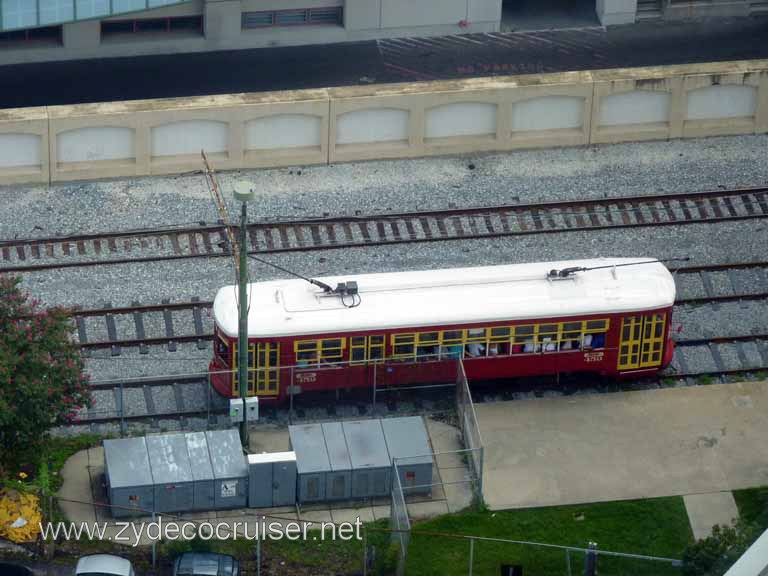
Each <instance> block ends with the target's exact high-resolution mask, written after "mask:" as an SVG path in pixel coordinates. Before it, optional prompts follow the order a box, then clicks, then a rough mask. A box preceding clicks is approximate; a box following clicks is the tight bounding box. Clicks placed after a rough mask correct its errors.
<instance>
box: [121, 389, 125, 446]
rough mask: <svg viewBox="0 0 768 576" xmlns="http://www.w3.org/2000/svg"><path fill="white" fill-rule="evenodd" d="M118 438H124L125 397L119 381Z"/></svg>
mask: <svg viewBox="0 0 768 576" xmlns="http://www.w3.org/2000/svg"><path fill="white" fill-rule="evenodd" d="M120 436H125V395H124V394H123V382H122V380H121V381H120Z"/></svg>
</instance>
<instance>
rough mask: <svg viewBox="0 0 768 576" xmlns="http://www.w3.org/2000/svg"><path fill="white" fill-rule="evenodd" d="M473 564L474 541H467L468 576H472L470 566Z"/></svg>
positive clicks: (471, 539) (472, 539)
mask: <svg viewBox="0 0 768 576" xmlns="http://www.w3.org/2000/svg"><path fill="white" fill-rule="evenodd" d="M474 563H475V539H474V538H470V539H469V572H467V574H469V576H472V564H474Z"/></svg>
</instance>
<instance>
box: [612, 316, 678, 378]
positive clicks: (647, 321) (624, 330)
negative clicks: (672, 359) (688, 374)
mask: <svg viewBox="0 0 768 576" xmlns="http://www.w3.org/2000/svg"><path fill="white" fill-rule="evenodd" d="M665 320H666V314H645V315H643V316H639V315H638V316H625V317H624V318H623V319H622V321H621V341H620V342H619V362H618V369H619V370H634V369H638V368H650V367H653V366H660V365H661V361H662V351H663V349H664V323H665Z"/></svg>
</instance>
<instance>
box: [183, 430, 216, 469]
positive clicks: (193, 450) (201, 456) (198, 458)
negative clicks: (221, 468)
mask: <svg viewBox="0 0 768 576" xmlns="http://www.w3.org/2000/svg"><path fill="white" fill-rule="evenodd" d="M185 436H186V439H187V453H188V454H189V463H190V466H191V467H192V476H193V477H194V479H195V480H213V466H212V465H211V456H210V454H209V453H208V441H207V440H206V437H205V432H187V433H186V434H185Z"/></svg>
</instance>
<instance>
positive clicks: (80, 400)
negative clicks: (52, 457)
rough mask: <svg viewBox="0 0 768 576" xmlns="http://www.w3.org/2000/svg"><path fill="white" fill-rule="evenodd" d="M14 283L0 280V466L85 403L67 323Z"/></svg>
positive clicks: (85, 388)
mask: <svg viewBox="0 0 768 576" xmlns="http://www.w3.org/2000/svg"><path fill="white" fill-rule="evenodd" d="M19 283H20V280H19V279H18V278H12V277H8V276H0V465H2V464H8V462H9V461H10V460H11V459H13V457H14V455H15V454H16V453H17V452H18V451H20V450H21V449H22V448H23V449H24V450H25V451H28V450H29V448H30V447H33V446H35V445H36V444H37V443H38V442H39V441H40V440H41V439H42V437H44V436H45V433H46V432H47V431H48V430H49V429H50V428H51V427H53V426H58V425H61V424H66V423H68V422H71V421H72V420H73V419H74V418H75V417H76V410H77V408H79V407H81V406H87V405H89V403H90V394H89V388H88V382H87V377H86V375H84V374H83V361H82V359H81V357H80V350H79V347H78V346H77V344H76V343H75V342H74V340H73V338H72V329H73V325H72V321H71V318H70V317H69V316H68V314H67V312H66V311H65V310H63V309H44V308H42V307H41V306H40V303H39V302H37V301H35V300H32V299H29V298H28V296H27V295H26V294H25V293H24V292H22V290H21V289H20V287H19Z"/></svg>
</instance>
